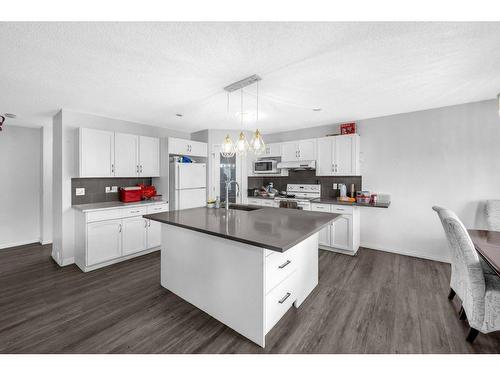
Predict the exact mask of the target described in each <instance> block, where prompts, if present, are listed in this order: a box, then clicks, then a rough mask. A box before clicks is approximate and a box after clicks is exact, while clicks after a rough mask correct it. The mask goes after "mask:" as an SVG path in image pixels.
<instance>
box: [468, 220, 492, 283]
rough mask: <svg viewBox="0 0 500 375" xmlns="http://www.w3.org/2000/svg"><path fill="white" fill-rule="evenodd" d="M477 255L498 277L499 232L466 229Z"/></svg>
mask: <svg viewBox="0 0 500 375" xmlns="http://www.w3.org/2000/svg"><path fill="white" fill-rule="evenodd" d="M467 232H468V233H469V236H470V238H471V240H472V243H473V244H474V247H475V248H476V251H477V252H478V253H479V255H480V256H481V257H482V258H483V259H484V260H485V262H486V263H488V265H489V266H490V267H491V268H492V269H493V271H495V272H496V274H497V275H498V276H499V277H500V232H496V231H492V230H479V229H467Z"/></svg>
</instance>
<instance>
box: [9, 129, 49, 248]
mask: <svg viewBox="0 0 500 375" xmlns="http://www.w3.org/2000/svg"><path fill="white" fill-rule="evenodd" d="M41 142H42V138H41V130H40V129H39V128H38V129H36V128H25V127H21V126H6V127H5V128H4V130H3V131H2V132H1V133H0V248H6V247H10V246H18V245H23V244H27V243H33V242H39V241H40V197H41V186H40V181H41V177H40V176H41V163H40V159H41Z"/></svg>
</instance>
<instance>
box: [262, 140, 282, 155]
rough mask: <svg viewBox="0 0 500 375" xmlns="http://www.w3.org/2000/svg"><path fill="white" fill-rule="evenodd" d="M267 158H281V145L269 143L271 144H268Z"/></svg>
mask: <svg viewBox="0 0 500 375" xmlns="http://www.w3.org/2000/svg"><path fill="white" fill-rule="evenodd" d="M265 156H269V157H279V156H281V143H269V144H267V145H266V153H265Z"/></svg>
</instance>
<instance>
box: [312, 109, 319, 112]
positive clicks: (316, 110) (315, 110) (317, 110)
mask: <svg viewBox="0 0 500 375" xmlns="http://www.w3.org/2000/svg"><path fill="white" fill-rule="evenodd" d="M313 111H314V112H319V111H321V108H313Z"/></svg>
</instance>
